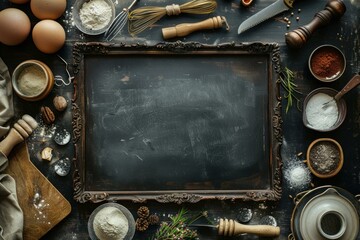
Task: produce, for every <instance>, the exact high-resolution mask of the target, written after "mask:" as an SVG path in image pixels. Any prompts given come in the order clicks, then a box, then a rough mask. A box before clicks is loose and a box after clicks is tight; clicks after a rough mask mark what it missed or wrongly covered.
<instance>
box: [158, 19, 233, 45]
mask: <svg viewBox="0 0 360 240" xmlns="http://www.w3.org/2000/svg"><path fill="white" fill-rule="evenodd" d="M223 23H225V24H226V25H227V23H226V19H225V18H224V17H220V16H217V17H212V18H208V19H206V20H204V21H201V22H197V23H182V24H179V25H176V26H175V27H168V28H163V29H162V34H163V38H164V39H170V38H174V37H184V36H187V35H189V34H190V33H192V32H195V31H199V30H204V29H216V28H221V27H222V26H223ZM227 28H228V26H227Z"/></svg>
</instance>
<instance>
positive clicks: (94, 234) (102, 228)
mask: <svg viewBox="0 0 360 240" xmlns="http://www.w3.org/2000/svg"><path fill="white" fill-rule="evenodd" d="M88 231H89V236H90V238H91V239H92V240H113V239H117V240H131V239H132V238H133V237H134V234H135V220H134V217H133V215H132V214H131V212H130V211H129V210H128V209H127V208H126V207H124V206H122V205H120V204H118V203H104V204H102V205H100V206H99V207H97V208H96V209H95V210H94V211H93V212H92V213H91V215H90V218H89V221H88Z"/></svg>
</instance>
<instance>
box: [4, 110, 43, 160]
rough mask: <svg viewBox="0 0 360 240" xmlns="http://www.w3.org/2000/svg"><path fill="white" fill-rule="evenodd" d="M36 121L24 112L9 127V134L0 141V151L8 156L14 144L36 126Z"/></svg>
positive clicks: (24, 137)
mask: <svg viewBox="0 0 360 240" xmlns="http://www.w3.org/2000/svg"><path fill="white" fill-rule="evenodd" d="M37 126H38V123H37V122H36V120H35V119H34V118H32V117H31V116H30V115H27V114H25V115H24V116H22V118H21V119H19V120H18V121H17V123H15V124H14V126H13V127H12V128H11V129H10V131H9V134H8V135H7V136H6V137H5V139H4V140H3V141H2V142H0V152H2V153H3V154H4V155H5V156H9V154H10V152H11V150H12V149H13V147H14V146H15V145H17V144H18V143H20V142H22V141H24V140H25V139H26V138H28V137H29V135H30V134H31V133H32V132H33V130H34V129H35V128H37Z"/></svg>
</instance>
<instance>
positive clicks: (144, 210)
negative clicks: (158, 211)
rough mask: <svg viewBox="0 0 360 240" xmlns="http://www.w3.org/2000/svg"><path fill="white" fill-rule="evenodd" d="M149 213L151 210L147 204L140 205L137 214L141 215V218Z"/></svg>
mask: <svg viewBox="0 0 360 240" xmlns="http://www.w3.org/2000/svg"><path fill="white" fill-rule="evenodd" d="M149 214H150V210H149V208H148V207H146V206H142V207H139V209H138V210H137V215H138V216H139V218H147V217H148V216H149Z"/></svg>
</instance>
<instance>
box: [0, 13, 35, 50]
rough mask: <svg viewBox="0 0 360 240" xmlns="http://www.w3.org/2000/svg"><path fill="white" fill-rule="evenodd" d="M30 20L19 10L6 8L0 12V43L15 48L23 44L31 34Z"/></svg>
mask: <svg viewBox="0 0 360 240" xmlns="http://www.w3.org/2000/svg"><path fill="white" fill-rule="evenodd" d="M30 28H31V24H30V19H29V17H28V16H27V15H26V14H25V13H24V12H23V11H21V10H19V9H17V8H6V9H4V10H2V11H1V12H0V42H1V43H3V44H5V45H9V46H15V45H18V44H20V43H22V42H23V41H24V40H25V39H26V38H27V36H29V33H30Z"/></svg>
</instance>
